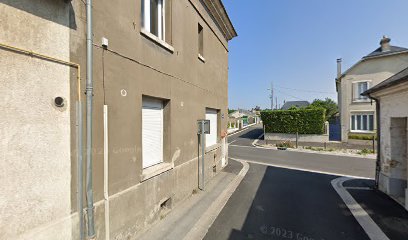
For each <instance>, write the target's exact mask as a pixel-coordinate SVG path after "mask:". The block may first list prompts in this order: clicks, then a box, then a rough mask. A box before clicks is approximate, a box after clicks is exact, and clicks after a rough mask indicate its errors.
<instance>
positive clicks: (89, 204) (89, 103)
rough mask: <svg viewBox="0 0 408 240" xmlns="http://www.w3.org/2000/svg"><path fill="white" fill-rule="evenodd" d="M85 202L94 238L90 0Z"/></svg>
mask: <svg viewBox="0 0 408 240" xmlns="http://www.w3.org/2000/svg"><path fill="white" fill-rule="evenodd" d="M86 20H87V21H86V50H87V51H86V75H87V76H86V77H87V78H86V202H87V217H88V239H96V233H95V221H94V208H95V207H94V200H93V184H92V174H93V171H92V104H93V46H92V41H93V35H92V0H86Z"/></svg>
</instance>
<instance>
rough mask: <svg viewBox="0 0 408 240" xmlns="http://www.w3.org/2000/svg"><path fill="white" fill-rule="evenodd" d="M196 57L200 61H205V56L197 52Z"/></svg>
mask: <svg viewBox="0 0 408 240" xmlns="http://www.w3.org/2000/svg"><path fill="white" fill-rule="evenodd" d="M198 59H200V60H201V62H203V63H205V58H204V57H203V56H201V54H198Z"/></svg>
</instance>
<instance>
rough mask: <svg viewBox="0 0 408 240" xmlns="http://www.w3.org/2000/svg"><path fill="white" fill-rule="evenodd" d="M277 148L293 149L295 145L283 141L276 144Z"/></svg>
mask: <svg viewBox="0 0 408 240" xmlns="http://www.w3.org/2000/svg"><path fill="white" fill-rule="evenodd" d="M276 147H278V148H295V145H294V144H293V143H292V142H291V141H283V142H280V143H277V144H276Z"/></svg>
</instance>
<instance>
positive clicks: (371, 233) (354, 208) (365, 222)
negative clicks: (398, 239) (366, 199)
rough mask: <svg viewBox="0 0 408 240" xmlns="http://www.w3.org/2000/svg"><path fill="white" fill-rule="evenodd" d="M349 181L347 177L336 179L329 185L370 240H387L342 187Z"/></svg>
mask: <svg viewBox="0 0 408 240" xmlns="http://www.w3.org/2000/svg"><path fill="white" fill-rule="evenodd" d="M350 179H351V178H347V177H341V178H336V179H333V181H332V182H331V184H332V186H333V188H334V189H335V190H336V192H337V193H338V194H339V195H340V197H341V198H342V199H343V201H344V203H345V204H346V205H347V207H348V208H349V209H350V212H351V213H352V214H353V216H354V217H355V218H356V220H357V222H358V223H359V224H360V225H361V227H362V228H363V229H364V231H365V232H366V233H367V235H368V237H369V238H370V239H371V240H389V238H388V237H387V236H386V235H385V233H384V232H383V231H382V230H381V228H380V227H378V225H377V224H376V223H375V222H374V220H373V219H372V218H371V217H370V215H368V213H367V212H366V211H365V210H364V209H363V208H362V207H361V206H360V204H358V203H357V202H356V200H354V198H353V197H352V196H351V194H350V193H349V192H347V190H346V189H345V188H344V187H343V183H344V182H345V181H347V180H350Z"/></svg>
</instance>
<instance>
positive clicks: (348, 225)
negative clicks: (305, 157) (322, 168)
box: [205, 164, 369, 240]
mask: <svg viewBox="0 0 408 240" xmlns="http://www.w3.org/2000/svg"><path fill="white" fill-rule="evenodd" d="M262 173H263V174H262ZM334 178H337V177H336V176H332V175H325V174H318V173H309V172H302V171H296V170H289V169H282V168H275V167H267V166H263V165H257V164H251V165H250V170H249V172H248V174H247V175H246V177H245V178H244V180H243V181H242V182H241V184H240V186H239V187H238V188H237V190H236V191H235V193H234V194H233V195H232V197H231V198H230V200H229V201H228V203H227V204H226V206H225V207H224V209H223V210H222V212H221V213H220V215H219V216H218V217H217V219H216V221H215V222H214V224H213V226H211V228H210V229H209V231H208V233H207V235H206V237H205V239H207V240H210V239H211V240H218V239H220V240H226V239H228V240H243V239H245V240H246V239H257V240H263V239H302V240H303V239H305V240H312V239H313V240H323V239H325V240H337V239H342V240H345V239H359V240H365V239H367V240H368V239H369V238H368V236H367V235H366V234H365V232H364V231H363V229H362V228H361V227H360V225H359V224H358V222H357V221H356V220H355V218H354V217H353V216H352V215H351V213H350V211H349V210H348V208H347V207H346V206H345V205H344V203H343V201H342V200H341V199H340V198H339V196H338V194H337V193H336V192H335V191H334V189H333V188H332V186H331V180H333V179H334ZM251 200H252V202H251ZM245 202H248V204H246V205H245Z"/></svg>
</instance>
